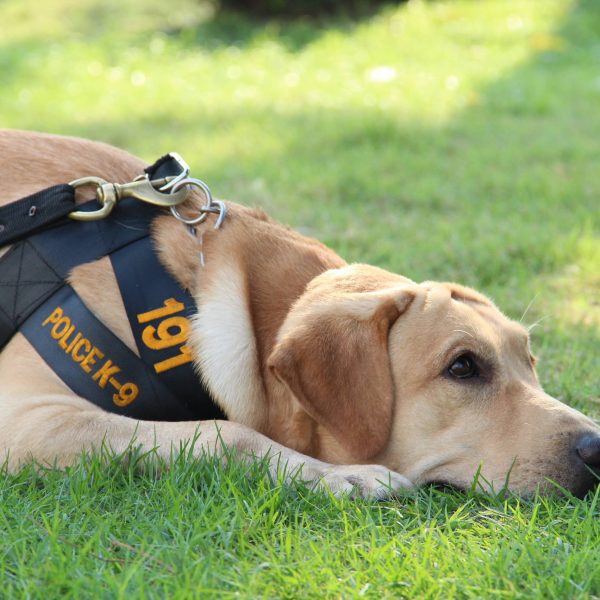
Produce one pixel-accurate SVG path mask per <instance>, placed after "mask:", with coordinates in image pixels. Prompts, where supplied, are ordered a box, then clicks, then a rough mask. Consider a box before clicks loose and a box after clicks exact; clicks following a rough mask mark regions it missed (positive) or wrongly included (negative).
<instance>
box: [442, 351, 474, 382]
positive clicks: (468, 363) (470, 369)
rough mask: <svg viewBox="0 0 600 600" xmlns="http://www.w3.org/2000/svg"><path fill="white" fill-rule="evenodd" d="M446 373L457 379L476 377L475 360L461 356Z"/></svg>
mask: <svg viewBox="0 0 600 600" xmlns="http://www.w3.org/2000/svg"><path fill="white" fill-rule="evenodd" d="M448 373H450V375H452V377H456V378H457V379H469V378H471V377H475V376H477V375H478V372H477V365H476V364H475V360H473V357H472V356H471V355H469V354H461V355H460V356H459V357H458V358H457V359H456V360H455V361H454V362H453V363H452V364H451V365H450V366H449V367H448Z"/></svg>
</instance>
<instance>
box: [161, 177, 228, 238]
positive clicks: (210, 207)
mask: <svg viewBox="0 0 600 600" xmlns="http://www.w3.org/2000/svg"><path fill="white" fill-rule="evenodd" d="M184 185H190V186H192V187H195V188H199V189H200V190H201V191H202V194H204V198H205V199H206V204H205V205H204V206H202V207H200V214H199V215H198V216H197V217H194V218H192V219H186V218H185V217H184V216H183V215H182V214H181V213H180V212H179V211H178V210H177V208H176V207H175V206H171V207H170V210H171V214H172V215H173V216H174V217H175V218H176V219H177V220H178V221H181V222H182V223H185V224H186V225H188V226H193V225H199V224H200V223H202V222H203V221H205V220H206V217H207V216H208V213H214V214H218V215H219V216H218V217H217V222H216V223H215V229H219V227H221V225H222V223H223V221H224V219H225V215H226V214H227V207H226V206H225V203H224V202H221V200H213V197H212V194H211V192H210V189H209V187H208V186H207V185H206V184H205V183H204V181H202V180H200V179H194V178H193V177H186V178H185V179H181V180H179V181H177V182H176V183H175V184H174V185H173V186H172V187H171V188H170V190H169V191H170V193H171V194H174V193H176V192H177V191H179V190H180V189H181V188H182V187H183V186H184Z"/></svg>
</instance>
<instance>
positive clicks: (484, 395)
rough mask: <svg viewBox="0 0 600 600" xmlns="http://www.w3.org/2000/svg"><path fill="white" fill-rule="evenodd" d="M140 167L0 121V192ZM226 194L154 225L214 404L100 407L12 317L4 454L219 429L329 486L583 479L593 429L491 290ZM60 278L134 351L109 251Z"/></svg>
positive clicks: (597, 450)
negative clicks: (184, 217) (548, 382)
mask: <svg viewBox="0 0 600 600" xmlns="http://www.w3.org/2000/svg"><path fill="white" fill-rule="evenodd" d="M144 167H145V164H144V163H143V162H142V161H141V160H139V159H137V158H135V157H133V156H131V155H129V154H127V153H125V152H123V151H121V150H118V149H116V148H113V147H110V146H107V145H103V144H100V143H94V142H89V141H84V140H80V139H73V138H65V137H58V136H51V135H42V134H37V133H26V132H17V131H0V173H1V175H2V193H1V199H0V203H2V204H6V203H10V202H13V201H16V200H18V199H19V198H21V197H24V196H26V195H28V194H31V193H33V192H36V191H37V190H39V189H41V188H44V187H47V186H50V185H52V184H57V183H66V182H69V181H71V180H73V179H76V178H78V177H82V176H86V175H98V176H101V177H103V178H105V179H107V180H109V181H116V182H126V181H131V180H132V179H133V178H134V177H135V176H137V175H139V174H140V173H141V172H142V170H143V169H144ZM88 196H89V194H88ZM196 202H198V203H199V204H201V201H200V198H199V197H198V198H197V199H196ZM227 207H228V216H227V219H226V221H225V223H224V224H223V226H222V227H221V228H220V229H218V230H215V229H214V228H213V224H214V217H213V216H211V217H210V218H209V219H208V220H207V221H206V222H205V223H202V224H200V225H198V226H197V231H196V235H195V236H194V235H190V234H189V233H188V232H187V231H186V228H185V226H184V225H183V224H182V223H181V222H179V221H177V220H176V219H174V218H173V217H172V216H170V215H168V214H165V216H161V217H159V218H158V219H157V220H156V222H155V224H154V229H153V237H154V240H155V242H156V244H157V247H158V252H159V258H160V261H161V262H162V263H163V265H165V267H166V268H167V269H168V270H169V271H170V272H171V273H172V275H173V276H174V277H175V278H177V280H178V281H179V282H180V284H181V285H182V286H185V287H186V288H187V289H189V290H191V292H192V294H193V296H194V299H195V301H196V304H197V307H198V312H197V315H196V316H195V317H194V320H193V328H192V332H191V336H190V345H191V348H192V353H193V360H194V363H195V365H196V366H197V369H198V372H199V373H201V376H202V378H203V379H204V381H205V383H206V385H207V387H208V389H209V390H210V393H211V395H212V397H213V398H214V400H215V401H216V403H218V405H219V406H220V407H221V409H222V410H223V412H224V413H225V414H226V415H227V420H220V421H204V422H194V421H191V422H186V421H182V422H153V421H138V420H135V419H132V418H129V417H126V416H122V415H117V414H112V413H109V412H105V411H103V410H101V409H99V408H97V407H96V406H95V405H93V404H91V403H90V402H88V401H87V400H86V398H83V397H80V396H78V395H77V394H75V393H74V392H72V391H71V390H70V388H69V387H67V386H66V385H65V384H64V383H63V382H62V381H61V379H60V378H59V377H58V376H57V375H56V374H55V373H54V371H53V370H52V369H51V368H50V367H49V366H48V365H47V364H46V363H45V361H44V360H43V359H42V358H41V357H40V355H38V354H37V352H36V351H35V350H34V349H33V347H32V346H31V345H30V343H29V342H28V341H27V340H26V339H25V337H24V336H23V335H22V334H21V333H17V334H16V335H15V336H14V337H13V338H12V339H11V341H10V342H9V344H8V345H7V346H6V347H5V348H4V350H3V351H2V353H1V355H0V382H1V385H0V460H5V461H6V462H7V464H8V465H9V468H11V469H15V468H18V466H19V465H21V464H22V463H24V462H26V461H31V460H35V461H39V462H42V463H53V464H58V465H68V464H69V463H71V462H72V461H74V460H75V459H77V458H78V457H79V456H80V455H81V453H82V452H83V451H93V450H94V449H98V448H100V447H101V446H102V444H103V443H107V444H108V445H109V446H110V447H111V448H112V449H114V450H115V451H116V452H121V451H124V450H125V449H126V448H127V447H128V445H129V444H130V443H131V441H132V439H134V438H135V442H136V443H137V444H139V446H141V448H142V449H144V450H149V449H152V448H155V447H157V448H158V452H159V453H160V454H161V455H162V456H164V457H169V455H170V454H171V453H172V452H173V449H177V448H178V447H180V444H181V443H182V442H185V441H186V440H190V439H192V438H193V437H194V436H195V434H196V433H197V432H198V433H199V441H198V443H197V445H196V450H197V452H198V453H200V452H202V451H206V452H210V453H216V454H218V455H221V453H222V452H223V448H222V443H224V444H225V445H226V446H227V447H228V448H229V449H230V450H231V451H233V452H236V453H237V454H238V455H239V456H240V457H249V456H258V457H264V456H267V457H270V464H271V466H272V469H273V471H274V472H276V471H277V469H278V468H279V467H280V465H281V464H283V463H287V465H288V469H287V472H288V473H289V476H292V475H293V474H294V472H296V473H297V472H298V471H300V477H301V478H302V479H304V480H307V481H312V482H315V483H317V484H321V485H326V486H327V487H329V488H330V489H331V490H332V491H333V492H334V493H340V492H344V491H351V492H352V493H355V494H360V495H363V496H371V497H385V496H386V495H390V494H393V493H394V492H396V491H397V490H399V489H400V488H408V487H411V486H413V485H422V484H425V483H428V482H447V483H450V484H452V485H454V486H458V487H462V488H465V487H468V486H470V485H471V482H472V481H473V477H474V474H475V473H476V472H477V471H478V470H480V473H481V475H482V478H481V480H480V481H482V482H483V481H485V482H487V483H486V485H489V486H494V487H495V488H496V489H499V488H502V487H503V486H504V484H505V482H507V481H508V487H509V488H510V489H512V490H515V491H517V492H520V493H530V492H532V491H534V490H536V489H538V488H540V487H541V488H542V489H546V490H548V489H555V488H554V486H553V485H552V484H549V483H548V482H549V481H553V482H556V483H557V484H559V485H560V486H562V487H564V488H566V489H568V490H570V491H571V492H573V493H574V494H577V495H583V494H585V493H586V492H587V491H588V490H589V489H591V488H592V487H593V486H594V485H595V482H596V478H595V475H594V474H593V469H594V467H597V466H599V465H600V430H599V429H598V427H597V426H596V425H595V424H594V423H593V422H592V421H591V420H590V419H588V418H587V417H585V416H584V415H582V414H581V413H579V412H578V411H576V410H574V409H572V408H569V407H568V406H566V405H564V404H562V403H561V402H559V401H558V400H555V399H554V398H551V397H550V396H548V395H547V394H546V393H545V392H544V390H543V389H542V387H541V386H540V384H539V382H538V379H537V377H536V372H535V359H534V357H533V356H532V354H531V351H530V348H529V337H528V332H527V330H526V329H524V328H523V327H522V326H521V325H519V324H518V323H516V322H514V321H511V320H510V319H508V318H507V317H506V316H505V315H503V314H502V313H501V312H500V310H498V308H497V307H496V306H495V305H494V304H493V303H492V302H491V301H490V300H489V299H488V298H486V297H485V296H483V295H482V294H480V293H478V292H476V291H474V290H472V289H469V288H466V287H462V286H460V285H457V284H453V283H435V282H424V283H415V282H413V281H411V280H410V279H408V278H406V277H403V276H401V275H396V274H394V273H389V272H387V271H384V270H382V269H379V268H377V267H373V266H368V265H364V264H352V265H349V264H347V263H346V262H345V261H344V260H343V259H342V258H340V257H339V256H338V255H337V254H336V253H335V252H333V251H332V250H330V249H328V248H327V247H325V246H324V245H322V244H321V243H319V242H317V241H315V240H313V239H309V238H306V237H303V236H301V235H299V234H297V233H294V232H292V231H290V230H289V229H287V228H285V227H283V226H281V225H279V224H277V223H274V222H273V221H271V220H270V219H268V218H267V217H266V216H265V215H264V214H263V213H262V212H260V211H257V210H254V209H249V208H245V207H242V206H239V205H236V204H233V203H227ZM200 244H201V245H202V247H201V248H200V247H199V246H200ZM200 251H201V252H202V255H203V257H204V260H203V261H200V260H199V258H198V256H199V253H200ZM2 252H6V248H4V249H2V250H0V253H2ZM70 282H71V284H72V286H73V287H74V288H75V290H76V291H77V293H78V294H79V295H80V297H81V298H82V299H83V301H84V302H85V303H86V304H87V305H88V306H89V307H90V308H91V310H92V311H93V312H94V313H95V314H96V315H97V316H98V318H99V319H101V320H102V321H103V322H104V323H105V324H106V325H107V326H108V327H109V328H110V329H111V330H112V331H113V332H114V333H115V334H116V335H117V336H118V337H119V338H120V339H121V340H122V341H123V342H124V343H125V344H126V345H127V346H128V347H130V348H132V349H135V345H134V339H133V337H132V333H131V329H130V327H129V321H128V318H127V316H126V313H125V310H124V308H123V305H122V304H121V302H120V299H119V298H120V296H119V290H118V287H117V284H116V281H115V277H114V273H113V271H112V269H111V265H110V261H109V260H108V259H106V258H103V259H100V260H98V261H96V262H91V263H88V264H84V265H81V266H78V267H76V268H75V269H74V270H73V271H72V273H71V275H70ZM0 293H2V292H1V290H0Z"/></svg>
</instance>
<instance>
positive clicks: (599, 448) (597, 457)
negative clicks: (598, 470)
mask: <svg viewBox="0 0 600 600" xmlns="http://www.w3.org/2000/svg"><path fill="white" fill-rule="evenodd" d="M576 449H577V454H579V456H580V458H581V460H582V461H583V462H584V463H585V464H586V465H590V466H591V467H597V466H599V465H600V434H597V433H587V434H585V435H583V436H581V437H580V438H579V441H578V442H577V446H576Z"/></svg>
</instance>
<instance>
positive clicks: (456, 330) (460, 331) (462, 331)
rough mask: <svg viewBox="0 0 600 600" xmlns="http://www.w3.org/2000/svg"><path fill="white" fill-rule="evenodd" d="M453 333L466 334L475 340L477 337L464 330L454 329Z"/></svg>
mask: <svg viewBox="0 0 600 600" xmlns="http://www.w3.org/2000/svg"><path fill="white" fill-rule="evenodd" d="M452 333H464V334H465V335H468V336H470V337H472V338H473V339H475V336H474V335H473V334H472V333H470V332H468V331H465V330H464V329H454V330H452Z"/></svg>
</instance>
